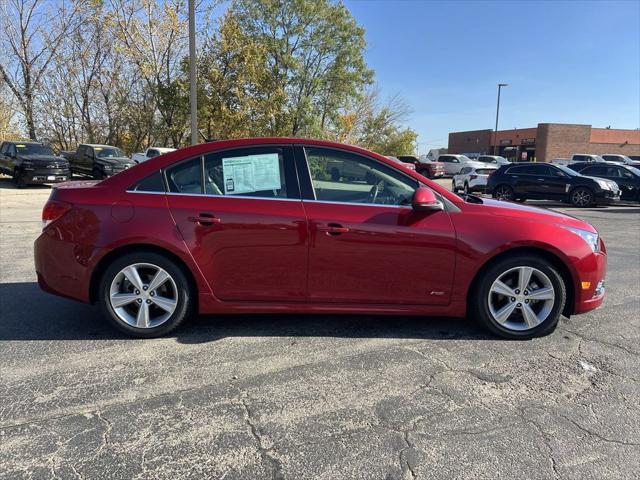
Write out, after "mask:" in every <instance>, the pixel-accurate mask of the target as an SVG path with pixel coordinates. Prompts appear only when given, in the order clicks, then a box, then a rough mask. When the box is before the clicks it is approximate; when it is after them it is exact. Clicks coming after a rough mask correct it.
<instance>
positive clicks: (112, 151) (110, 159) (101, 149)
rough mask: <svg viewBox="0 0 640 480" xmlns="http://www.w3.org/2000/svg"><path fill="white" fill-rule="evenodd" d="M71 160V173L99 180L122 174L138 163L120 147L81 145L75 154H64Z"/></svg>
mask: <svg viewBox="0 0 640 480" xmlns="http://www.w3.org/2000/svg"><path fill="white" fill-rule="evenodd" d="M62 154H63V155H64V156H65V157H66V158H67V160H69V164H70V166H71V172H72V173H77V174H80V175H89V176H91V177H93V178H95V179H97V180H102V179H103V178H107V177H110V176H112V175H115V174H116V173H120V172H122V171H123V170H126V169H127V168H129V167H133V166H134V165H135V164H136V163H135V162H134V161H133V160H131V159H130V158H128V157H126V156H125V154H124V153H123V152H122V150H120V149H119V148H118V147H112V146H110V145H92V144H81V145H78V149H77V150H76V151H75V153H70V152H62Z"/></svg>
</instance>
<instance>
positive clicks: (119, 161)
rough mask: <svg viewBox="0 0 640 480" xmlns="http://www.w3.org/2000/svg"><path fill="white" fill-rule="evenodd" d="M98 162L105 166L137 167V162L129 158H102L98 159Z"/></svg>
mask: <svg viewBox="0 0 640 480" xmlns="http://www.w3.org/2000/svg"><path fill="white" fill-rule="evenodd" d="M96 162H98V163H103V164H105V165H114V166H115V165H124V164H130V165H135V163H136V162H134V161H133V160H131V159H130V158H127V157H102V158H96Z"/></svg>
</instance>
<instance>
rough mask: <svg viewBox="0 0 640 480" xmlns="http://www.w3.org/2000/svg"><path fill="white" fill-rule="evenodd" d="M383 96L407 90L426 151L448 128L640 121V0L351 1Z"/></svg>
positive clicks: (442, 142) (629, 124) (632, 124)
mask: <svg viewBox="0 0 640 480" xmlns="http://www.w3.org/2000/svg"><path fill="white" fill-rule="evenodd" d="M345 4H346V6H347V8H349V10H350V11H351V13H352V14H353V15H354V17H355V18H356V19H357V21H358V23H359V24H360V25H362V26H363V27H364V28H365V30H366V38H367V41H368V44H369V46H368V50H367V53H366V59H367V62H368V64H369V66H370V67H371V68H373V69H374V70H375V72H376V81H377V84H378V87H379V88H380V90H381V92H382V94H383V96H385V97H390V96H392V95H394V94H400V95H401V96H402V97H403V98H404V99H405V100H406V101H407V103H408V104H409V105H410V107H411V109H412V113H411V115H410V118H409V119H408V121H407V124H408V125H410V126H411V127H412V128H414V129H415V130H417V131H418V133H419V138H418V142H419V145H418V150H419V153H425V152H426V151H427V150H428V149H429V148H432V147H439V146H446V145H447V136H448V133H449V132H450V131H457V130H472V129H482V128H493V126H494V122H495V107H496V88H497V87H496V85H497V83H498V82H502V83H508V84H509V86H508V87H506V88H503V89H502V96H501V107H500V127H499V128H500V129H506V128H525V127H535V126H536V125H537V124H538V123H539V122H558V123H587V124H592V125H593V126H597V127H606V126H608V125H611V127H612V128H639V127H640V1H637V0H635V1H608V2H595V1H588V2H584V1H567V2H559V1H531V2H530V1H515V0H514V1H498V2H485V1H479V0H477V1H391V0H388V1H384V0H379V1H373V0H357V1H354V0H347V1H346V2H345Z"/></svg>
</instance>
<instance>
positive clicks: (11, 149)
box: [7, 143, 17, 158]
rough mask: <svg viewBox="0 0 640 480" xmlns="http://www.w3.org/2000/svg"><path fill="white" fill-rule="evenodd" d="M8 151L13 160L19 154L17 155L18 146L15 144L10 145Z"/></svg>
mask: <svg viewBox="0 0 640 480" xmlns="http://www.w3.org/2000/svg"><path fill="white" fill-rule="evenodd" d="M7 150H8V151H7V153H8V154H9V156H10V157H11V158H15V156H16V155H17V153H16V146H15V145H14V144H13V143H10V144H9V148H8V149H7Z"/></svg>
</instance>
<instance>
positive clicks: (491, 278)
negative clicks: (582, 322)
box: [469, 255, 567, 339]
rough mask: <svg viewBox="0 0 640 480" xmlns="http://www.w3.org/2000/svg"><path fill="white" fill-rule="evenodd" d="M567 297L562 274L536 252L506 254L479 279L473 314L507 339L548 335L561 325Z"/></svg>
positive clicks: (488, 327) (474, 291)
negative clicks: (532, 253)
mask: <svg viewBox="0 0 640 480" xmlns="http://www.w3.org/2000/svg"><path fill="white" fill-rule="evenodd" d="M566 298H567V290H566V286H565V284H564V280H563V279H562V276H561V275H560V274H559V273H558V271H557V270H556V268H555V267H554V266H553V265H552V264H551V263H550V262H548V261H547V260H545V259H543V258H539V257H537V256H534V255H517V256H513V257H506V258H504V259H502V260H500V261H498V262H496V263H495V264H493V265H491V266H490V267H489V268H487V269H486V270H485V271H484V272H483V274H482V276H481V277H480V278H479V279H478V281H477V282H476V286H475V288H474V290H473V291H472V292H471V297H470V301H469V308H470V310H471V311H470V313H471V314H472V315H473V316H475V317H476V319H477V320H478V321H479V322H480V323H481V324H482V325H483V326H485V327H486V328H487V329H488V330H490V331H491V332H493V333H495V334H497V335H500V336H502V337H505V338H511V339H527V338H533V337H538V336H542V335H546V334H548V333H550V332H551V331H553V330H554V329H555V327H556V325H557V324H558V320H559V319H560V315H561V313H562V310H563V309H564V305H565V302H566Z"/></svg>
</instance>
